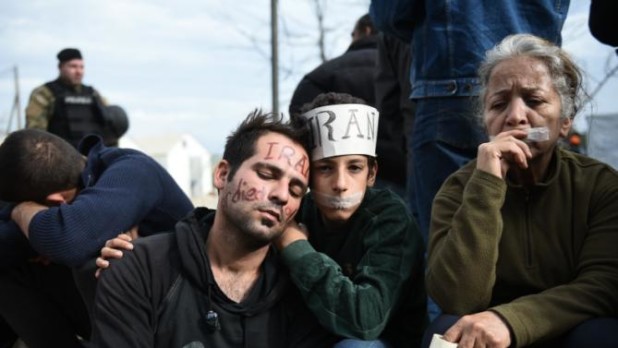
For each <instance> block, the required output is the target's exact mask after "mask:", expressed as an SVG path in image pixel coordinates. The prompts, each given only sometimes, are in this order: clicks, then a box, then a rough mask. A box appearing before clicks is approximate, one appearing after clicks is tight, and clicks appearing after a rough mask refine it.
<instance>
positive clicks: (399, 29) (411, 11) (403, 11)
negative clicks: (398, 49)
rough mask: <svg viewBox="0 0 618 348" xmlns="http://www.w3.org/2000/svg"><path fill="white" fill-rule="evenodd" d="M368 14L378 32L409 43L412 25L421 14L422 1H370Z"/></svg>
mask: <svg viewBox="0 0 618 348" xmlns="http://www.w3.org/2000/svg"><path fill="white" fill-rule="evenodd" d="M369 14H370V15H371V19H372V20H373V23H374V24H375V26H376V27H377V28H378V29H380V31H383V32H385V33H387V34H389V35H392V36H395V37H397V38H399V39H400V40H403V41H404V42H411V41H412V32H413V28H414V23H415V22H416V21H419V20H420V17H421V16H422V14H423V1H419V0H372V1H371V5H370V7H369Z"/></svg>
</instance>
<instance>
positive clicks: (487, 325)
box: [443, 311, 511, 348]
mask: <svg viewBox="0 0 618 348" xmlns="http://www.w3.org/2000/svg"><path fill="white" fill-rule="evenodd" d="M443 338H444V339H445V340H447V341H449V342H456V343H457V344H458V345H457V346H458V347H460V348H472V347H491V348H503V347H504V348H506V347H508V346H510V345H511V333H510V331H509V328H508V326H507V325H506V323H505V322H504V321H503V320H502V319H501V318H500V317H499V316H498V315H497V314H496V313H494V312H491V311H485V312H481V313H476V314H472V315H466V316H463V317H461V319H459V321H457V322H456V323H455V325H453V326H452V327H451V328H450V329H448V330H447V331H446V333H444V336H443Z"/></svg>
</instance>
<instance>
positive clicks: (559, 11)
mask: <svg viewBox="0 0 618 348" xmlns="http://www.w3.org/2000/svg"><path fill="white" fill-rule="evenodd" d="M568 7H569V0H518V1H514V0H480V1H478V0H454V1H449V0H379V1H378V0H374V1H372V2H371V9H370V14H371V16H372V18H373V20H374V23H375V25H376V26H377V27H378V28H379V29H380V30H381V31H383V32H385V33H387V34H391V35H394V36H396V37H398V38H400V39H401V40H404V41H406V42H410V49H411V60H412V62H411V71H410V82H411V84H412V92H411V94H410V98H412V99H413V100H414V101H415V102H416V114H415V119H414V127H413V128H412V132H411V133H408V134H406V137H407V139H408V144H407V146H408V162H412V167H413V169H412V170H411V172H410V173H409V174H408V185H411V186H412V187H413V189H412V190H409V192H411V193H412V192H413V196H410V197H409V204H410V206H411V208H412V210H413V213H414V215H415V216H417V217H418V223H419V226H420V229H421V233H422V234H423V237H424V238H425V243H427V238H428V233H429V220H430V217H431V205H432V202H433V198H434V196H435V195H436V192H437V191H438V189H439V188H440V186H441V185H442V183H443V182H444V180H446V178H447V177H448V176H449V175H450V174H451V173H453V172H454V171H456V170H457V169H459V168H460V167H461V166H463V165H464V164H466V163H467V162H468V161H470V160H471V159H473V158H474V157H475V156H476V150H477V147H478V145H479V144H481V143H483V142H485V141H486V140H487V136H486V134H485V131H484V130H483V128H482V126H481V124H480V123H479V122H478V121H477V118H476V117H475V115H474V111H473V109H474V105H475V104H476V103H477V100H478V95H479V80H478V78H477V75H476V71H477V69H478V67H479V65H480V62H481V61H482V60H483V56H484V54H485V52H486V51H487V50H488V49H490V48H491V47H493V46H494V45H495V44H497V43H498V42H500V41H501V40H502V39H503V38H504V37H506V36H507V35H510V34H515V33H532V34H535V35H538V36H540V37H543V38H545V39H546V40H549V41H551V42H554V43H556V44H560V43H561V36H560V31H561V30H562V25H563V24H564V20H565V17H566V14H567V10H568ZM410 174H413V175H410ZM439 312H440V310H439V309H438V308H437V307H436V306H435V305H434V304H432V303H430V317H431V318H432V319H433V318H435V317H436V316H437V315H438V314H439Z"/></svg>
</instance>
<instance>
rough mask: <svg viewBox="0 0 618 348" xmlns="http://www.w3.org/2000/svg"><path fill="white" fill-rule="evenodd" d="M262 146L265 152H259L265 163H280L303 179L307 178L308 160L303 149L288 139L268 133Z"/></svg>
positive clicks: (263, 138)
mask: <svg viewBox="0 0 618 348" xmlns="http://www.w3.org/2000/svg"><path fill="white" fill-rule="evenodd" d="M260 140H261V141H263V144H262V146H265V147H266V149H265V150H261V151H260V152H261V153H263V154H264V157H263V158H262V159H263V160H265V161H281V162H283V163H284V164H286V165H287V166H289V167H291V168H292V169H294V170H295V171H297V172H298V173H300V174H301V175H302V176H303V177H304V178H307V177H308V176H309V158H308V157H307V152H306V151H305V149H304V148H303V147H302V146H301V145H300V144H297V143H295V142H293V141H292V140H291V139H289V138H288V137H286V136H284V135H282V134H277V133H270V134H268V135H266V136H264V137H262V139H260Z"/></svg>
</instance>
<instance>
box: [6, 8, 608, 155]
mask: <svg viewBox="0 0 618 348" xmlns="http://www.w3.org/2000/svg"><path fill="white" fill-rule="evenodd" d="M368 3H369V1H368V0H330V1H327V13H326V17H325V21H326V25H327V27H328V28H329V31H328V33H327V55H328V56H329V57H335V56H337V55H339V54H341V53H342V52H343V51H345V49H346V48H347V46H348V45H349V43H350V32H351V31H352V27H353V25H354V22H355V21H356V19H358V18H359V17H360V16H361V15H363V14H364V13H366V12H367V10H368ZM279 5H280V8H279V12H280V15H281V19H280V39H281V41H282V42H281V44H280V54H281V57H280V63H281V65H282V67H281V77H280V84H281V85H280V110H281V111H285V112H287V108H288V103H289V99H290V96H291V94H292V92H293V90H294V88H295V86H296V84H297V83H298V81H300V79H301V78H302V76H303V75H304V74H305V73H306V72H308V71H310V70H311V69H313V68H314V67H315V66H317V65H318V64H319V55H318V51H317V46H316V45H315V42H316V41H317V22H316V19H315V14H314V10H313V0H280V1H279ZM588 6H589V0H571V9H570V12H569V15H568V19H567V23H566V25H565V29H564V31H563V46H564V48H565V49H566V50H567V51H569V52H570V53H571V54H572V55H573V56H575V58H576V60H577V62H578V63H579V64H580V65H581V66H582V67H583V68H584V69H585V70H586V71H587V77H589V85H590V86H594V85H595V84H596V81H598V80H599V79H600V78H601V77H602V76H603V74H604V66H605V61H606V59H607V57H608V55H610V53H611V52H612V50H611V48H610V47H608V46H604V45H602V44H600V43H598V42H597V41H596V40H595V39H594V38H592V36H591V35H590V33H589V31H588V26H587V18H588ZM269 15H270V1H268V0H254V1H223V0H200V1H197V0H176V1H167V0H165V1H164V0H132V1H121V0H106V1H99V0H81V1H68V0H3V1H1V2H0V132H4V131H5V130H6V128H7V125H8V117H9V114H10V110H11V105H12V102H13V98H14V85H13V84H14V82H13V74H12V67H13V66H18V68H19V77H20V78H19V84H20V88H19V89H20V96H21V110H22V117H23V109H24V108H25V106H26V103H27V101H28V97H29V95H30V92H31V90H32V89H33V88H34V87H36V86H38V85H40V84H42V83H45V82H46V81H49V80H53V79H54V78H55V77H56V76H57V74H58V70H57V60H56V53H57V52H58V51H59V50H60V49H62V48H64V47H77V48H79V49H80V50H81V51H82V55H83V56H84V61H85V66H86V75H85V78H84V83H86V84H89V85H92V86H94V87H95V88H97V89H98V90H99V91H100V92H101V94H102V95H103V96H104V97H105V98H106V99H107V100H108V102H110V103H111V104H117V105H120V106H122V107H124V108H125V109H126V110H127V112H128V114H129V117H130V121H131V127H130V130H129V135H130V136H132V137H134V138H139V137H142V136H147V135H148V136H149V135H157V134H162V133H169V132H175V133H182V132H187V133H190V134H192V135H194V136H195V137H196V138H197V139H198V140H199V141H200V142H201V143H202V144H203V145H204V146H205V147H206V148H207V149H208V150H209V151H211V152H212V153H221V152H222V150H223V144H224V142H225V136H226V135H227V134H228V133H229V132H230V130H232V129H234V128H235V127H236V125H237V124H238V123H239V122H240V121H241V120H242V119H243V118H244V117H245V116H246V114H247V113H248V112H249V111H251V110H252V109H254V108H256V107H261V108H263V109H264V110H270V109H271V105H270V104H271V95H270V88H271V83H270V81H271V80H270V61H269V58H268V55H269V52H270V48H269V42H270V41H269V40H270V27H269V25H270V24H269V21H270V19H269ZM611 59H612V63H613V64H614V65H615V64H617V63H618V58H617V57H616V55H615V54H614V55H613V56H612V57H611ZM617 92H618V78H614V79H612V82H611V83H610V84H607V85H606V86H605V87H604V89H603V90H602V92H601V93H600V94H599V95H598V97H597V98H596V100H595V102H594V108H593V109H592V111H594V112H597V113H618V102H616V95H618V93H617ZM590 112H591V109H590V108H588V109H587V110H585V112H584V114H589V113H590ZM21 123H22V126H23V123H24V122H23V120H22V122H21ZM15 126H16V122H15V121H13V128H14V127H15Z"/></svg>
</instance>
